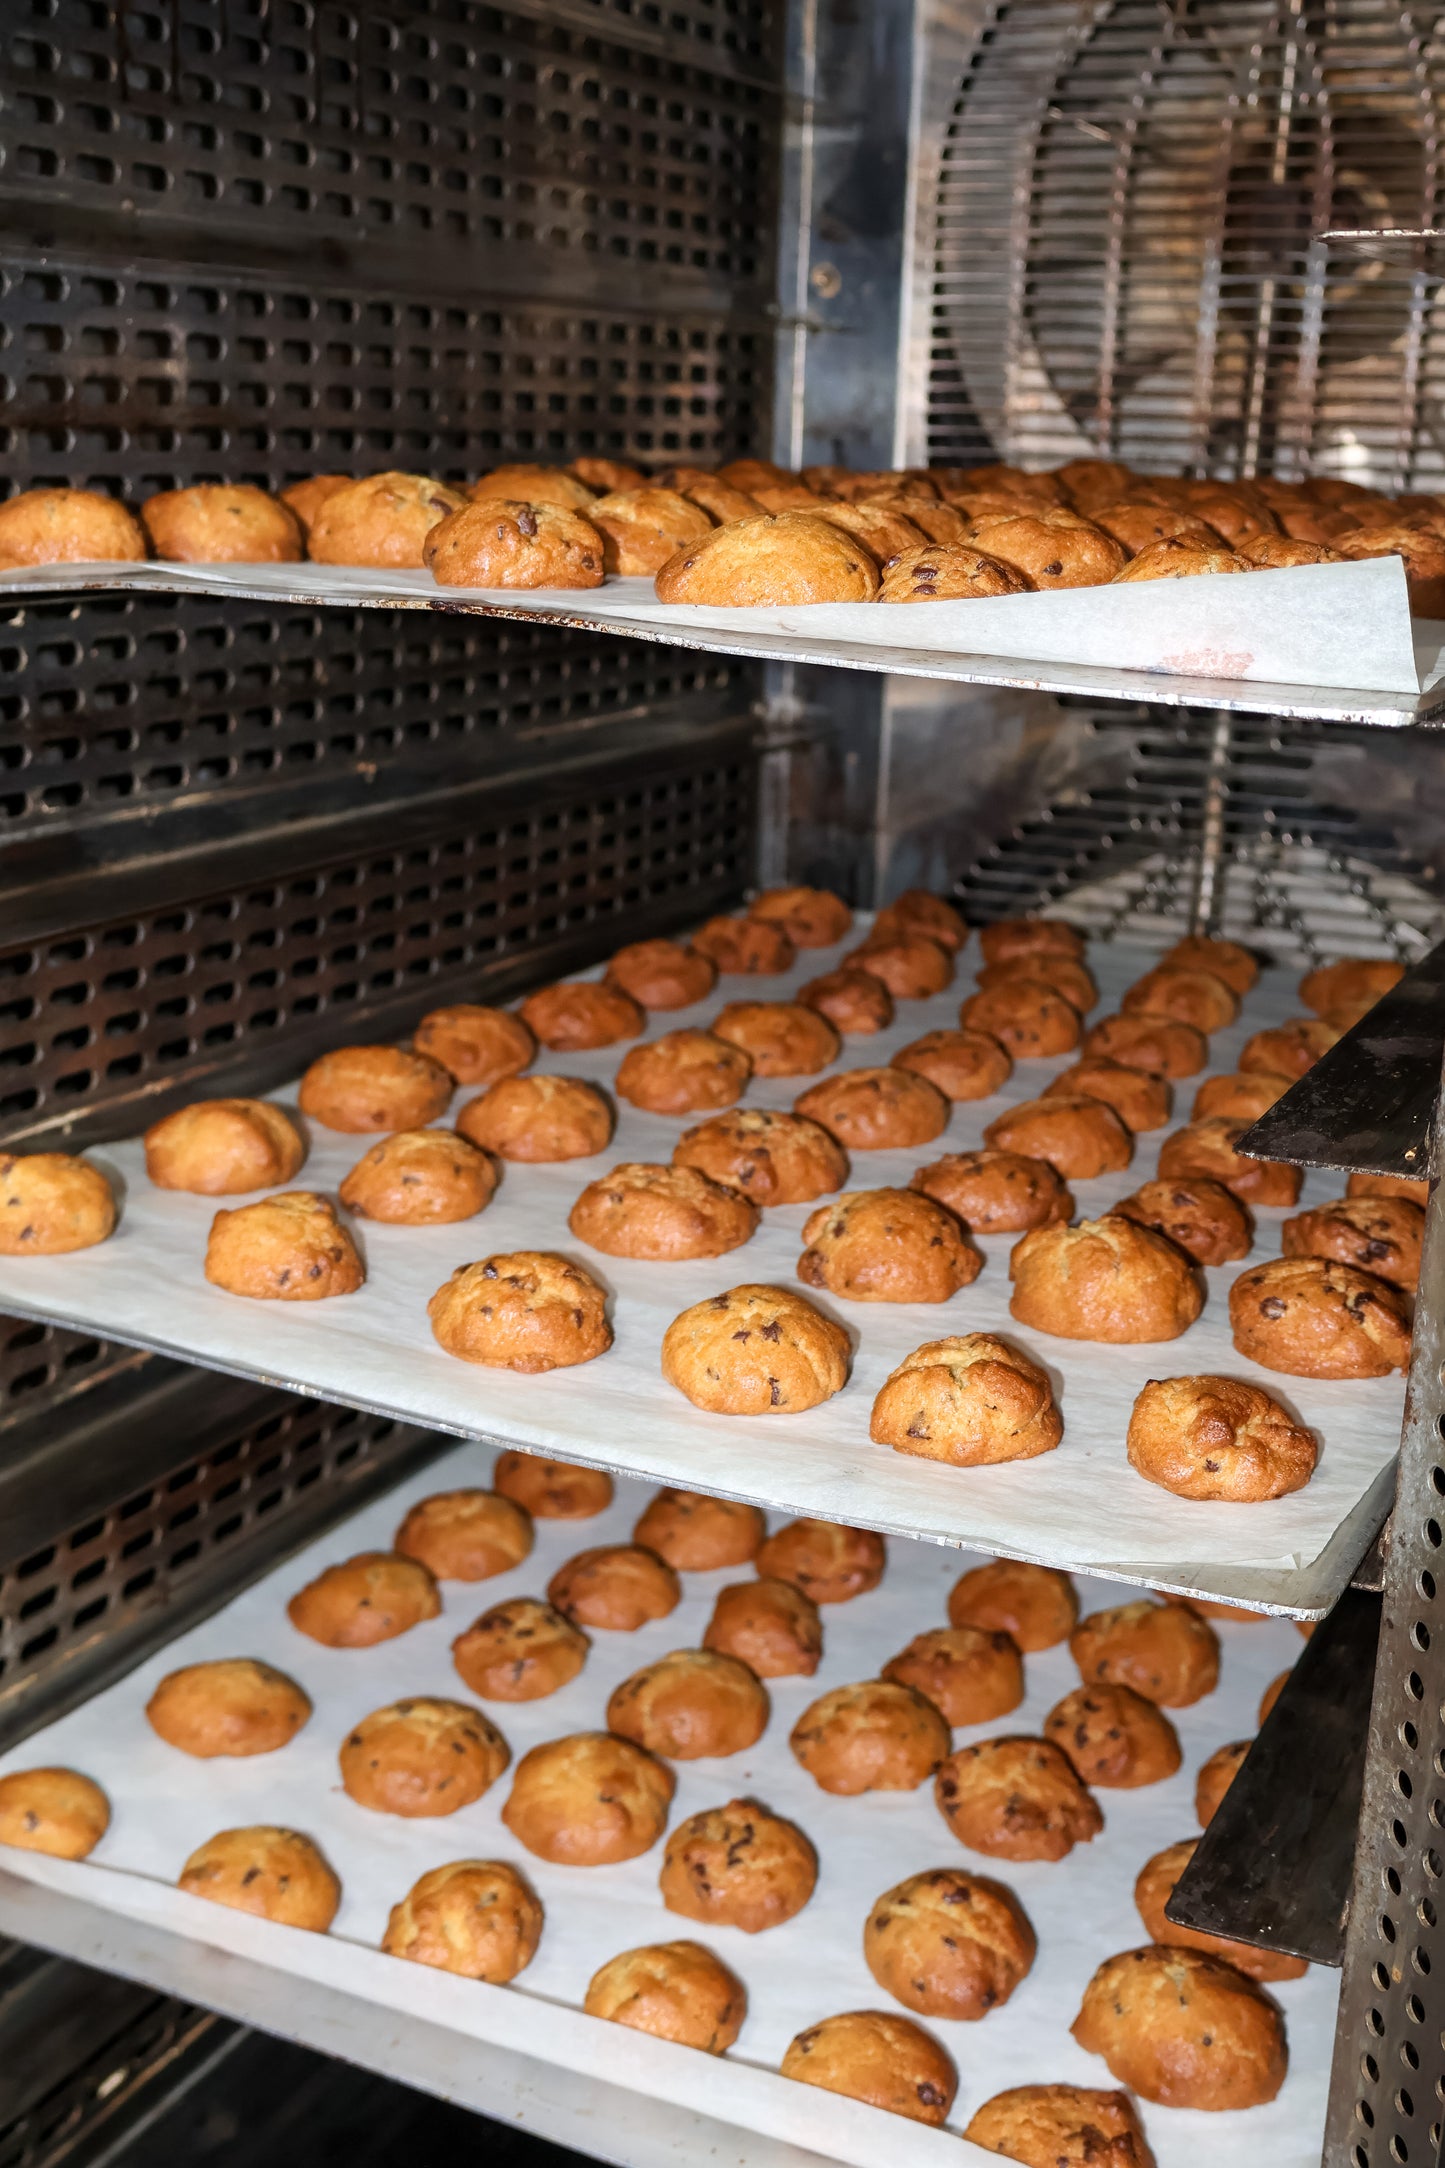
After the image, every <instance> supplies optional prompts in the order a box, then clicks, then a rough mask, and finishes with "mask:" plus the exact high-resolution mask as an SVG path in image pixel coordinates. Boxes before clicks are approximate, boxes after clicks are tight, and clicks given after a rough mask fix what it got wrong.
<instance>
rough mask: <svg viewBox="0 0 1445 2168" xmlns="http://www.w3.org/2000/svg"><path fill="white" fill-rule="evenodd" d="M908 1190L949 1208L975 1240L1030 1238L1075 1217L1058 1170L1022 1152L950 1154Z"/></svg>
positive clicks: (927, 1169) (915, 1177)
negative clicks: (1030, 1232)
mask: <svg viewBox="0 0 1445 2168" xmlns="http://www.w3.org/2000/svg"><path fill="white" fill-rule="evenodd" d="M909 1186H910V1187H911V1188H913V1189H921V1190H922V1191H923V1193H924V1195H925V1196H927V1197H935V1198H936V1199H937V1200H938V1202H939V1203H940V1204H943V1205H947V1207H948V1209H949V1211H950V1212H953V1213H955V1214H956V1215H957V1217H958V1218H959V1219H961V1220H962V1221H963V1224H964V1226H965V1227H967V1229H968V1230H969V1232H970V1234H975V1235H1010V1234H1025V1233H1027V1232H1028V1230H1029V1229H1030V1228H1031V1227H1048V1226H1051V1225H1052V1224H1053V1223H1054V1222H1055V1221H1057V1220H1068V1219H1071V1218H1072V1217H1073V1212H1074V1200H1073V1197H1072V1196H1071V1194H1070V1192H1069V1191H1068V1190H1067V1189H1066V1188H1065V1187H1064V1183H1063V1179H1062V1177H1061V1176H1060V1175H1059V1173H1058V1170H1057V1169H1056V1168H1055V1167H1052V1166H1050V1164H1049V1162H1048V1161H1047V1160H1046V1159H1031V1158H1028V1157H1027V1156H1025V1155H1023V1154H1021V1153H1019V1152H999V1151H987V1152H946V1153H945V1154H944V1156H943V1158H942V1159H935V1160H932V1161H930V1163H929V1164H928V1165H927V1166H926V1167H919V1168H918V1169H917V1171H916V1172H915V1173H914V1174H913V1175H912V1176H911V1177H910V1184H909Z"/></svg>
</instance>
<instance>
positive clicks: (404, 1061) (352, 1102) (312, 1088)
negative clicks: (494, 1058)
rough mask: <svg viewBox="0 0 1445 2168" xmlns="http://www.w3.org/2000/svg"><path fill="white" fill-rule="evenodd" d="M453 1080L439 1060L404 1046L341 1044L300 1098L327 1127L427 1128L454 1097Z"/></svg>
mask: <svg viewBox="0 0 1445 2168" xmlns="http://www.w3.org/2000/svg"><path fill="white" fill-rule="evenodd" d="M452 1090H453V1084H452V1079H451V1076H450V1075H449V1073H448V1072H447V1070H445V1069H444V1068H443V1067H442V1065H441V1063H440V1062H436V1061H431V1060H429V1059H428V1057H427V1056H426V1055H425V1054H418V1053H416V1052H415V1051H414V1050H413V1049H412V1048H410V1047H405V1046H338V1047H336V1048H334V1049H333V1051H332V1052H331V1053H329V1054H323V1055H322V1056H321V1058H320V1060H319V1061H313V1062H312V1064H311V1067H310V1068H309V1069H308V1070H307V1071H306V1074H305V1075H304V1076H303V1077H302V1079H301V1088H300V1090H299V1091H298V1093H297V1095H296V1103H297V1105H298V1106H299V1107H300V1109H301V1112H302V1113H303V1114H305V1115H308V1116H309V1117H310V1119H311V1120H312V1121H313V1122H320V1124H321V1126H322V1127H323V1129H339V1130H342V1131H343V1132H345V1133H346V1134H348V1135H351V1136H364V1135H365V1134H366V1132H367V1131H368V1130H378V1129H384V1130H393V1129H425V1128H426V1127H427V1126H428V1124H429V1123H431V1122H434V1121H435V1120H436V1119H437V1117H438V1116H439V1115H441V1114H445V1112H446V1110H447V1107H448V1105H449V1104H450V1102H451V1096H452Z"/></svg>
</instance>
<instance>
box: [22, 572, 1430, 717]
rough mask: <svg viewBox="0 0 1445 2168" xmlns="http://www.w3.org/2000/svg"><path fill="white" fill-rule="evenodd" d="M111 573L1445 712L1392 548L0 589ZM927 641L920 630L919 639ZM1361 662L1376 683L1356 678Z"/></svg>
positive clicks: (1310, 712)
mask: <svg viewBox="0 0 1445 2168" xmlns="http://www.w3.org/2000/svg"><path fill="white" fill-rule="evenodd" d="M1322 575H1323V578H1321V576H1322ZM116 587H118V588H133V589H134V588H139V589H146V590H150V591H154V592H162V593H179V594H196V593H205V594H211V595H216V594H221V595H235V596H238V597H242V598H246V599H256V600H265V601H272V602H297V603H306V604H310V605H316V604H321V605H325V604H328V603H329V604H336V605H338V606H341V605H344V606H345V607H347V608H352V609H354V608H356V607H358V606H360V607H363V608H365V607H375V608H383V609H397V608H405V609H429V610H446V611H452V612H461V613H466V614H471V615H476V616H483V617H515V618H528V619H531V618H537V617H544V618H550V619H552V620H554V621H556V622H557V623H560V624H565V625H568V626H572V627H576V628H579V629H581V630H584V631H607V632H625V633H627V634H629V635H630V636H632V637H633V638H635V639H643V640H660V641H664V642H666V643H667V644H668V645H671V646H678V647H694V648H700V649H703V650H705V651H708V652H712V653H718V654H735V655H751V656H757V657H761V658H764V659H766V660H770V661H779V662H801V663H822V664H832V665H835V666H837V667H840V668H843V669H850V670H881V671H888V672H892V673H894V674H896V675H899V676H907V677H927V678H940V679H947V680H953V681H954V682H957V683H961V684H973V685H1003V686H1011V687H1015V688H1018V689H1020V690H1026V691H1035V692H1051V693H1081V694H1089V695H1092V696H1094V697H1095V698H1101V699H1102V698H1114V699H1121V700H1147V701H1151V702H1154V703H1157V704H1160V705H1165V706H1172V707H1212V708H1224V709H1228V710H1231V711H1234V712H1238V713H1244V714H1267V715H1277V716H1281V717H1286V716H1287V717H1293V718H1296V719H1299V720H1304V721H1322V722H1355V723H1369V724H1374V725H1377V726H1380V727H1384V728H1400V727H1402V726H1405V725H1408V724H1412V723H1422V722H1429V721H1432V720H1434V719H1435V718H1436V717H1438V716H1439V715H1440V714H1441V713H1442V712H1445V681H1442V670H1445V665H1442V654H1445V626H1441V625H1433V624H1430V623H1428V622H1426V621H1424V620H1420V619H1416V620H1414V621H1413V622H1412V620H1411V619H1410V616H1409V611H1408V606H1407V602H1406V596H1405V586H1404V578H1403V573H1402V572H1401V569H1400V563H1399V560H1398V559H1395V558H1381V559H1374V560H1370V561H1367V562H1365V563H1362V564H1350V565H1311V566H1303V567H1297V568H1295V569H1294V570H1291V571H1285V572H1254V573H1248V574H1241V575H1237V576H1236V577H1235V578H1233V579H1230V580H1225V581H1219V580H1170V581H1165V582H1154V583H1147V584H1143V585H1139V586H1129V587H1123V588H1089V589H1087V590H1083V591H1072V592H1070V591H1063V592H1058V593H1053V594H1044V595H1024V596H1006V597H1002V598H1000V599H999V600H996V601H983V602H963V603H930V604H929V605H928V606H927V608H926V609H922V608H914V609H910V610H909V612H908V615H907V621H906V623H905V622H901V621H900V615H899V612H898V611H896V610H883V611H880V610H877V609H875V608H874V607H872V606H871V605H866V604H856V603H820V604H814V605H813V606H811V607H810V608H807V609H802V610H781V611H779V610H764V609H746V610H744V609H737V610H713V609H702V608H698V607H692V606H682V605H667V604H663V603H659V602H658V601H657V600H656V599H655V597H654V595H653V591H652V583H651V581H650V580H639V579H609V580H608V581H607V583H606V584H605V586H604V587H602V588H598V589H594V590H590V591H585V592H582V593H556V592H552V593H547V592H541V591H539V592H537V593H520V594H514V593H504V592H503V591H501V590H495V589H493V590H482V589H475V588H470V589H469V588H439V587H437V585H436V583H435V582H434V581H433V579H432V577H431V575H430V573H428V572H372V571H363V570H355V569H351V568H347V567H343V566H333V565H311V564H303V565H225V566H216V565H159V564H139V565H51V566H42V567H39V568H36V569H32V570H28V571H18V572H16V571H10V572H6V573H4V574H3V575H0V597H3V596H5V595H11V596H16V597H24V596H25V595H27V594H42V595H45V594H55V593H73V592H76V591H77V590H81V589H90V588H116ZM1228 597H1232V598H1233V600H1232V601H1229V600H1226V598H1228ZM905 635H906V638H905ZM924 639H927V640H928V641H929V642H930V644H929V645H927V646H924V645H922V644H912V643H915V642H916V643H921V642H922V641H923V640H924ZM1364 658H1368V667H1366V666H1365V663H1364ZM1357 676H1367V677H1368V678H1369V681H1370V682H1369V683H1368V684H1366V685H1364V686H1360V685H1357V684H1356V683H1355V682H1354V680H1355V678H1356V677H1357Z"/></svg>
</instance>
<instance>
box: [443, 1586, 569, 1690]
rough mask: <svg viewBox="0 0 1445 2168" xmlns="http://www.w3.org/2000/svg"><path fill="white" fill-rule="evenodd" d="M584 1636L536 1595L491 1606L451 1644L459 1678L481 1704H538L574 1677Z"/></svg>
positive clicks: (514, 1598) (520, 1597) (519, 1597)
mask: <svg viewBox="0 0 1445 2168" xmlns="http://www.w3.org/2000/svg"><path fill="white" fill-rule="evenodd" d="M589 1647H590V1643H589V1642H588V1639H587V1636H586V1634H584V1633H583V1632H582V1631H581V1630H580V1628H578V1627H576V1626H574V1625H573V1624H572V1622H571V1620H570V1619H565V1618H563V1616H562V1614H561V1612H560V1611H558V1610H555V1609H554V1608H553V1606H552V1605H551V1604H550V1603H541V1602H539V1601H538V1599H537V1598H536V1597H535V1596H514V1597H512V1598H511V1600H510V1601H509V1602H506V1603H494V1604H493V1605H492V1608H491V1609H490V1611H484V1612H483V1613H482V1615H481V1617H480V1618H478V1619H474V1620H473V1621H472V1624H471V1625H470V1626H468V1627H467V1629H466V1631H465V1632H464V1633H460V1634H458V1635H457V1638H456V1640H455V1641H454V1642H453V1643H452V1662H453V1664H454V1665H455V1666H456V1671H457V1676H458V1678H459V1679H461V1680H462V1682H463V1684H464V1685H466V1686H469V1687H470V1688H471V1690H472V1692H473V1693H474V1694H476V1695H477V1696H478V1697H479V1698H480V1699H481V1700H482V1701H541V1700H542V1699H544V1698H545V1696H546V1695H548V1694H555V1693H557V1692H558V1690H559V1689H560V1688H561V1687H564V1686H566V1685H568V1684H569V1682H570V1681H571V1680H573V1679H575V1678H576V1676H577V1674H578V1672H579V1671H580V1670H581V1669H582V1666H583V1665H584V1664H585V1663H586V1661H587V1651H588V1648H589Z"/></svg>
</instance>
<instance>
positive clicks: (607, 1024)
mask: <svg viewBox="0 0 1445 2168" xmlns="http://www.w3.org/2000/svg"><path fill="white" fill-rule="evenodd" d="M521 1017H522V1022H523V1023H524V1024H525V1025H526V1026H527V1029H528V1030H529V1031H530V1032H532V1033H534V1034H535V1036H536V1037H537V1038H538V1039H539V1040H540V1041H541V1043H542V1045H543V1046H548V1047H550V1048H551V1049H552V1051H553V1053H554V1054H580V1053H590V1052H591V1051H592V1050H593V1049H594V1048H596V1047H599V1046H615V1045H616V1044H617V1042H618V1040H619V1039H635V1038H637V1037H638V1036H639V1034H640V1033H641V1032H642V1031H643V1029H644V1028H645V1026H646V1023H647V1018H646V1017H645V1016H644V1014H643V1012H642V1010H641V1009H640V1008H639V1007H638V1005H637V1003H636V1002H635V1001H634V1000H633V998H632V996H631V994H624V993H623V992H622V990H621V988H620V987H617V986H608V985H606V984H605V983H601V982H599V981H597V980H595V979H568V980H565V981H564V982H563V983H562V984H560V985H558V986H540V987H538V989H537V991H536V993H535V994H528V996H527V998H526V1000H525V1001H524V1002H523V1003H522V1008H521Z"/></svg>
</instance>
